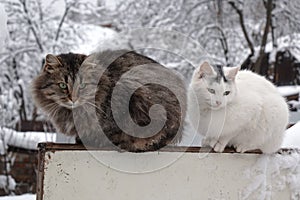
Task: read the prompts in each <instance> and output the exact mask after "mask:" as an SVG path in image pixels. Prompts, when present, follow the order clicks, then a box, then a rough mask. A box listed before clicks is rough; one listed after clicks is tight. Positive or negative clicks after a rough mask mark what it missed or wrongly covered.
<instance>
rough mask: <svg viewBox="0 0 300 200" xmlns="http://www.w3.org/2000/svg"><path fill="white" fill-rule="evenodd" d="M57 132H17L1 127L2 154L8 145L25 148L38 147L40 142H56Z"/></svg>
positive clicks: (0, 144)
mask: <svg viewBox="0 0 300 200" xmlns="http://www.w3.org/2000/svg"><path fill="white" fill-rule="evenodd" d="M55 141H56V134H54V133H44V132H17V131H15V130H12V129H8V128H2V127H0V154H3V152H4V148H6V147H7V145H12V146H15V147H21V148H25V149H32V150H34V149H37V144H38V143H40V142H55Z"/></svg>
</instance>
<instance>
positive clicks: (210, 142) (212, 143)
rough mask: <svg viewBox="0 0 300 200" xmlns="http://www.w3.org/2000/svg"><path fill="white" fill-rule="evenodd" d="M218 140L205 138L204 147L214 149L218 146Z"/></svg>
mask: <svg viewBox="0 0 300 200" xmlns="http://www.w3.org/2000/svg"><path fill="white" fill-rule="evenodd" d="M217 142H218V140H217V139H215V138H210V137H209V138H204V139H203V140H202V147H212V148H214V147H215V146H216V144H217Z"/></svg>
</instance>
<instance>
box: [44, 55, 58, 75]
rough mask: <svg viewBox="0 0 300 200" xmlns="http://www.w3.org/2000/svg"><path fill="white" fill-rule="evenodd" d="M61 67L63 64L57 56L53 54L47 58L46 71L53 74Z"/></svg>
mask: <svg viewBox="0 0 300 200" xmlns="http://www.w3.org/2000/svg"><path fill="white" fill-rule="evenodd" d="M59 66H62V64H61V62H60V61H59V59H58V58H57V57H56V56H54V55H52V54H48V55H47V56H46V63H45V67H44V71H46V72H49V73H53V72H54V71H55V70H56V69H57V68H58V67H59Z"/></svg>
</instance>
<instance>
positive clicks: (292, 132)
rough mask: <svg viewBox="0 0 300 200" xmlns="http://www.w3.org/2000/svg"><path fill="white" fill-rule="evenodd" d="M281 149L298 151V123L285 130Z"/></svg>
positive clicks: (299, 124) (299, 132) (299, 123)
mask: <svg viewBox="0 0 300 200" xmlns="http://www.w3.org/2000/svg"><path fill="white" fill-rule="evenodd" d="M282 148H299V149H300V122H298V123H296V124H295V125H294V126H292V127H291V128H289V129H287V130H286V132H285V137H284V140H283V144H282Z"/></svg>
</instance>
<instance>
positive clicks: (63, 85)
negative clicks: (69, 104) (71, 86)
mask: <svg viewBox="0 0 300 200" xmlns="http://www.w3.org/2000/svg"><path fill="white" fill-rule="evenodd" d="M58 85H59V87H60V88H61V89H63V90H65V89H67V85H66V84H65V83H59V84H58Z"/></svg>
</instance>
